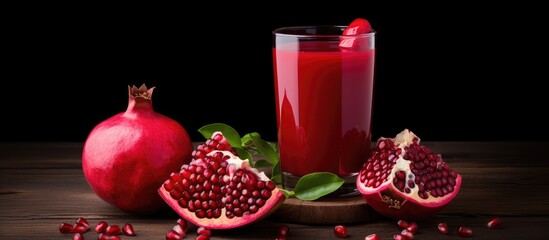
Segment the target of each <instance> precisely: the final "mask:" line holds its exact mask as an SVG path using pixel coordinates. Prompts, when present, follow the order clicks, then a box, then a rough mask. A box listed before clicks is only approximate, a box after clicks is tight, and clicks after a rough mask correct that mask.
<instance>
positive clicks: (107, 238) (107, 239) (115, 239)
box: [97, 233, 121, 240]
mask: <svg viewBox="0 0 549 240" xmlns="http://www.w3.org/2000/svg"><path fill="white" fill-rule="evenodd" d="M120 239H121V238H120V237H119V236H116V235H112V236H111V235H108V234H105V233H100V234H99V236H97V240H120Z"/></svg>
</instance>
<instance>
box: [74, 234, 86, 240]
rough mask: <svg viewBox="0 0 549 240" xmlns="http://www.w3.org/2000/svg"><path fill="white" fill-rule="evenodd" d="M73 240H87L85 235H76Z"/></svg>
mask: <svg viewBox="0 0 549 240" xmlns="http://www.w3.org/2000/svg"><path fill="white" fill-rule="evenodd" d="M72 240H85V239H84V235H82V233H76V234H74V236H73V237H72Z"/></svg>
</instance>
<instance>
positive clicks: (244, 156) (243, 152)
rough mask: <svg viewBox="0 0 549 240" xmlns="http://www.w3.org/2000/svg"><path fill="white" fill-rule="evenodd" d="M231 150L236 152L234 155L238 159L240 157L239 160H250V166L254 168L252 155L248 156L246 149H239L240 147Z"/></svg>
mask: <svg viewBox="0 0 549 240" xmlns="http://www.w3.org/2000/svg"><path fill="white" fill-rule="evenodd" d="M233 149H234V150H235V151H236V153H237V154H238V157H240V159H242V160H244V159H248V160H250V166H252V167H254V165H255V164H254V158H253V156H252V154H250V152H248V151H247V150H246V149H244V148H241V147H233Z"/></svg>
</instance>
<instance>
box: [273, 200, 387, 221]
mask: <svg viewBox="0 0 549 240" xmlns="http://www.w3.org/2000/svg"><path fill="white" fill-rule="evenodd" d="M272 217H273V218H274V219H277V220H280V221H284V222H290V223H301V224H312V225H326V224H349V223H361V222H367V221H372V220H375V219H377V218H379V217H378V215H377V214H376V213H375V212H374V211H373V210H372V209H371V208H370V207H369V206H368V204H367V203H366V201H364V199H363V198H362V196H353V197H346V198H341V197H333V198H321V199H319V200H315V201H303V200H299V199H297V198H288V199H286V200H285V201H284V203H283V204H282V206H281V207H280V208H279V209H277V210H276V212H274V213H273V215H272Z"/></svg>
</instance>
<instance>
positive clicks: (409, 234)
mask: <svg viewBox="0 0 549 240" xmlns="http://www.w3.org/2000/svg"><path fill="white" fill-rule="evenodd" d="M400 235H402V236H403V237H404V238H406V239H408V240H410V239H413V238H414V234H413V233H412V232H410V231H408V230H406V229H404V230H402V232H400Z"/></svg>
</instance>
